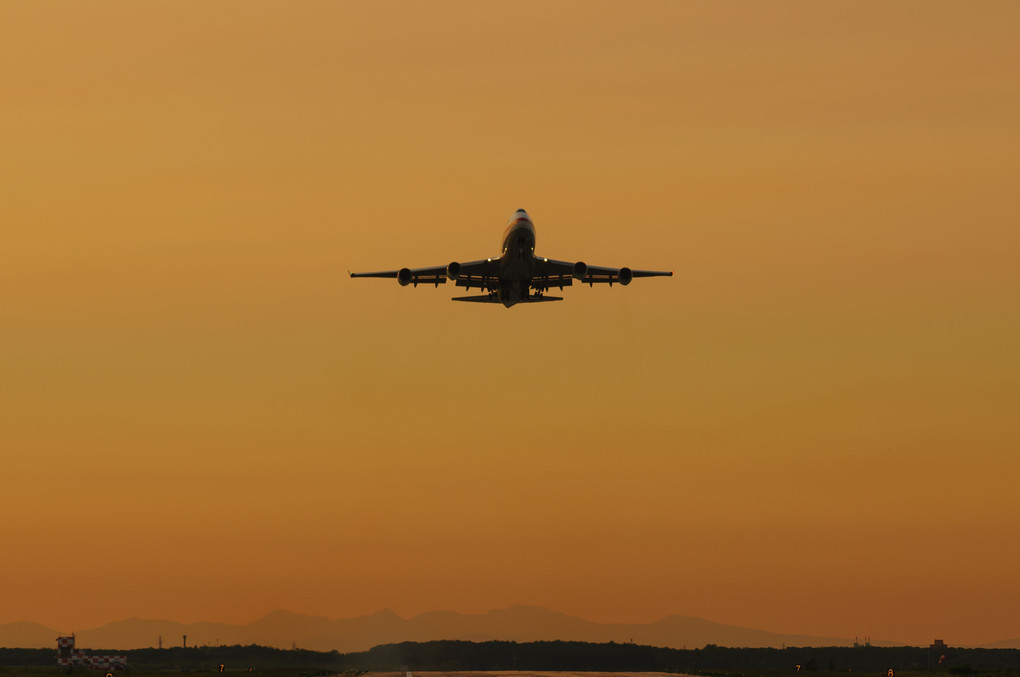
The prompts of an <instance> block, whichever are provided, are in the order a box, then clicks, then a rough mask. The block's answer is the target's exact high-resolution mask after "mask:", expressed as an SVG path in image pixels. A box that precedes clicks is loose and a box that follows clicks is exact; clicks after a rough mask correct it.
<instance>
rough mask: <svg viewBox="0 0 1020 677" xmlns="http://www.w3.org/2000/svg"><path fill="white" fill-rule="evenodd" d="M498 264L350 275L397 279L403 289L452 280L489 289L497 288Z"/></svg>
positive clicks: (488, 261)
mask: <svg viewBox="0 0 1020 677" xmlns="http://www.w3.org/2000/svg"><path fill="white" fill-rule="evenodd" d="M497 264H498V260H495V259H482V260H480V261H469V262H467V263H457V262H456V261H455V262H453V263H450V264H449V265H445V266H430V267H428V268H401V269H400V270H382V271H378V272H374V273H351V274H350V275H351V277H391V278H394V277H395V278H396V279H397V282H398V283H400V286H402V287H406V286H407V285H409V284H413V285H414V286H415V287H417V286H418V285H419V284H434V285H435V286H437V287H438V286H439V285H441V284H446V281H447V280H448V279H450V280H456V281H457V286H458V287H467V288H471V287H478V288H485V289H488V288H490V287H493V286H495V278H496V275H497V269H496V266H497Z"/></svg>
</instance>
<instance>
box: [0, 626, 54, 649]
mask: <svg viewBox="0 0 1020 677" xmlns="http://www.w3.org/2000/svg"><path fill="white" fill-rule="evenodd" d="M59 636H60V633H59V632H57V631H56V630H54V629H53V628H47V627H46V626H45V625H39V624H38V623H6V624H0V646H9V647H17V648H19V649H54V650H56V648H57V637H59Z"/></svg>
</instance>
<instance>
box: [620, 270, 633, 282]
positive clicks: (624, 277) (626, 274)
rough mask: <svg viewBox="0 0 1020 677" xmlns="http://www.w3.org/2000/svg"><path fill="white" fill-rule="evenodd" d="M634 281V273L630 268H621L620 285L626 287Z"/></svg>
mask: <svg viewBox="0 0 1020 677" xmlns="http://www.w3.org/2000/svg"><path fill="white" fill-rule="evenodd" d="M633 279H634V273H633V272H632V271H631V269H630V268H627V267H626V266H624V267H623V268H620V284H622V285H623V286H625V287H626V286H627V285H628V284H630V281H631V280H633Z"/></svg>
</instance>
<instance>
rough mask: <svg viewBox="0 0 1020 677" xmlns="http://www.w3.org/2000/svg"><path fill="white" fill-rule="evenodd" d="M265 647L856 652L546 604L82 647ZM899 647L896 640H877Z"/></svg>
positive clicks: (282, 624)
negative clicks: (535, 645)
mask: <svg viewBox="0 0 1020 677" xmlns="http://www.w3.org/2000/svg"><path fill="white" fill-rule="evenodd" d="M61 634H66V633H63V632H58V631H57V630H54V629H52V628H47V627H45V626H42V625H38V624H35V623H9V624H6V625H0V646H7V647H21V648H48V647H54V646H55V645H56V642H55V638H56V637H57V636H58V635H61ZM184 635H187V638H188V639H187V642H188V646H199V645H203V644H204V645H232V644H243V645H247V644H260V645H263V646H272V647H279V648H291V647H292V646H297V647H299V648H302V649H311V650H313V651H333V650H336V651H339V652H341V653H348V652H353V651H364V650H367V649H369V648H371V647H373V646H377V645H380V644H389V643H395V642H404V641H413V642H426V641H431V640H439V639H460V640H470V641H476V642H481V641H488V640H506V641H515V642H532V641H542V640H564V641H584V642H620V643H622V642H634V643H637V644H645V645H651V646H660V647H670V648H676V649H683V648H689V649H695V648H701V647H703V646H705V645H706V644H717V645H720V646H731V647H781V646H848V645H850V644H852V643H853V641H852V640H849V639H846V638H838V637H814V636H809V635H786V634H780V633H774V632H767V631H764V630H755V629H752V628H743V627H737V626H732V625H723V624H720V623H713V622H711V621H706V620H704V619H701V618H693V617H690V616H667V617H665V618H663V619H661V620H659V621H656V622H654V623H595V622H591V621H587V620H584V619H582V618H578V617H575V616H568V615H566V614H562V613H558V612H555V611H551V610H549V609H546V608H544V607H538V606H520V605H517V606H512V607H509V608H507V609H498V610H495V611H490V612H488V613H484V614H462V613H457V612H453V611H431V612H428V613H424V614H421V615H419V616H414V617H413V618H409V619H404V618H401V617H400V616H398V615H397V614H395V613H394V612H392V611H390V610H383V611H379V612H377V613H374V614H370V615H367V616H361V617H358V618H341V619H330V618H324V617H320V616H303V615H300V614H294V613H290V612H287V611H273V612H272V613H270V614H268V615H267V616H265V617H264V618H260V619H259V620H256V621H254V622H252V623H248V624H246V625H230V624H226V623H177V622H174V621H168V620H148V619H141V618H129V619H127V620H123V621H116V622H114V623H109V624H107V625H104V626H101V627H98V628H94V629H88V630H81V631H78V632H77V633H76V636H77V642H76V643H77V645H78V646H79V647H83V648H95V649H139V648H146V647H155V646H157V645H158V643H159V641H160V638H162V643H163V646H164V647H170V646H180V645H181V643H182V641H183V637H184ZM872 643H873V644H875V645H892V644H894V643H892V642H872ZM995 646H996V647H999V648H1006V647H1020V641H1003V642H997V643H996V644H995Z"/></svg>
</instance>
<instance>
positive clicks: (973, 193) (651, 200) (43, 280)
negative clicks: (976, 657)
mask: <svg viewBox="0 0 1020 677" xmlns="http://www.w3.org/2000/svg"><path fill="white" fill-rule="evenodd" d="M2 16H3V20H2V21H0V64H2V66H0V68H2V69H3V78H2V81H3V82H4V85H3V87H0V130H2V132H0V134H2V138H3V151H2V153H0V156H2V157H0V168H2V173H3V180H2V181H0V223H2V224H3V226H2V228H0V383H2V386H0V450H2V460H3V473H2V477H3V490H2V491H0V509H2V511H3V515H4V519H3V520H2V521H0V543H2V544H3V555H2V557H0V580H2V581H3V587H2V591H3V594H2V598H3V600H4V603H3V604H2V605H0V623H8V622H16V621H32V622H38V623H41V624H44V625H47V626H50V627H55V628H58V629H61V630H65V629H66V630H71V629H84V628H89V627H95V626H98V625H102V624H104V623H107V622H111V621H116V620H120V619H123V618H128V617H134V616H138V617H145V618H167V619H172V620H176V621H181V622H194V621H221V622H230V623H246V622H250V621H252V620H255V619H256V618H259V617H261V616H263V615H265V614H266V613H268V612H269V611H271V610H273V609H286V610H289V611H293V612H296V613H302V614H309V615H321V616H328V617H331V618H341V617H353V616H358V615H364V614H368V613H372V612H375V611H378V610H380V609H383V608H389V609H392V610H394V611H395V612H396V613H398V614H400V615H401V616H404V617H409V616H413V615H416V614H419V613H423V612H426V611H431V610H440V609H443V610H453V611H461V612H467V613H483V612H486V611H489V610H492V609H498V608H505V607H507V606H510V605H513V604H534V605H541V606H545V607H548V608H550V609H553V610H556V611H560V612H563V613H567V614H571V615H576V616H581V617H583V618H586V619H588V620H592V621H600V622H653V621H655V620H658V619H660V618H662V617H664V616H667V615H671V614H678V615H686V616H698V617H702V618H705V619H708V620H712V621H716V622H720V623H726V624H732V625H741V626H746V627H753V628H759V629H764V630H770V631H774V632H782V633H796V634H805V635H819V636H837V637H854V636H862V637H863V636H865V635H867V636H871V637H873V638H875V639H883V640H890V641H902V642H906V643H912V644H927V643H929V642H930V641H931V640H932V639H933V638H934V637H943V638H945V639H946V641H947V642H950V643H951V644H981V643H989V642H994V641H997V640H1002V639H1009V638H1015V637H1020V616H1018V615H1017V613H1016V609H1017V607H1018V604H1020V578H1018V577H1017V575H1016V571H1017V570H1018V568H1020V544H1018V540H1017V538H1016V537H1015V534H1016V533H1017V532H1018V531H1020V493H1018V492H1017V491H1016V488H1015V485H1016V480H1017V478H1018V477H1020V455H1018V454H1017V450H1018V449H1020V416H1018V415H1017V411H1018V409H1020V406H1018V405H1020V359H1018V357H1017V349H1016V346H1017V345H1020V315H1018V313H1017V309H1018V307H1020V229H1018V223H1020V218H1018V217H1020V207H1018V202H1017V199H1016V183H1017V181H1016V178H1017V176H1020V127H1018V126H1017V120H1018V119H1020V87H1018V83H1020V43H1018V42H1017V40H1016V35H1017V34H1018V29H1020V9H1018V5H1016V4H1015V3H1010V2H984V3H980V4H979V5H974V6H971V5H968V6H965V7H963V6H960V5H958V4H956V3H949V2H903V3H897V4H895V5H888V4H886V3H867V2H865V3H852V4H851V3H846V4H843V3H832V4H824V5H819V4H817V3H810V2H794V1H791V2H781V3H770V4H768V5H761V6H756V5H746V4H739V5H738V4H735V3H718V2H683V3H680V2H652V1H648V2H641V3H638V4H636V5H634V4H628V5H626V6H625V5H623V4H618V3H609V2H573V1H571V2H553V3H548V2H542V3H539V2H523V3H514V4H513V5H512V6H511V5H508V6H504V5H496V4H488V3H471V2H461V1H458V0H442V1H440V2H436V3H428V4H417V3H405V2H396V1H386V2H344V3H298V4H295V3H272V2H266V1H264V0H246V1H245V2H230V1H228V2H223V3H218V4H215V5H208V4H207V3H198V2H187V1H186V2H179V1H175V2H166V1H162V0H159V1H156V2H147V3H143V4H138V3H130V2H123V1H119V0H118V1H114V0H110V1H104V2H95V3H89V4H88V5H79V4H75V3H70V2H56V3H45V4H36V3H15V4H11V5H7V6H5V7H4V9H3V10H2ZM520 207H523V208H525V209H527V210H528V213H529V215H530V216H531V217H532V219H533V221H534V224H535V229H536V237H537V247H536V253H537V254H539V255H541V256H547V257H549V258H556V259H561V260H571V261H573V260H583V261H585V262H587V263H588V264H589V265H599V266H631V267H634V268H646V269H658V270H674V271H675V275H674V276H673V277H671V278H662V279H649V280H644V279H641V280H635V281H634V282H633V283H632V284H630V285H629V286H627V287H626V288H621V287H619V286H617V285H614V286H613V288H611V289H610V288H606V287H602V288H600V287H598V286H596V288H594V289H592V288H589V287H587V286H583V287H581V286H575V287H573V288H570V289H567V290H565V291H564V293H563V294H562V295H563V296H564V297H565V300H564V301H562V302H560V303H556V304H534V305H533V306H530V305H529V306H518V307H514V308H511V309H509V310H508V309H504V308H502V307H501V306H497V307H492V308H490V307H488V306H480V307H464V306H474V305H475V304H456V303H451V302H450V301H449V298H450V297H451V296H453V295H456V290H454V289H452V285H443V286H440V287H439V288H438V289H434V288H432V287H431V286H422V287H419V288H417V289H412V288H410V287H408V288H401V287H399V286H398V285H397V284H396V282H395V281H393V280H351V279H349V278H348V276H347V273H346V271H348V270H354V271H370V270H385V269H396V268H400V267H402V266H409V267H416V266H429V265H445V264H447V263H448V262H450V261H468V260H475V259H480V258H485V257H489V256H498V254H499V235H500V232H501V231H502V228H503V225H504V224H505V220H506V218H507V215H508V214H511V213H512V212H513V211H514V210H515V209H517V208H520Z"/></svg>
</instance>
